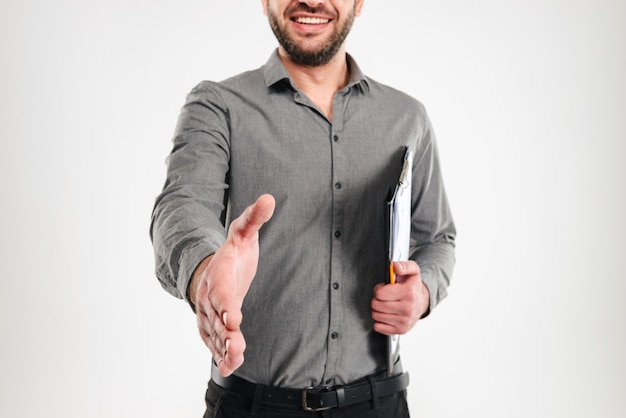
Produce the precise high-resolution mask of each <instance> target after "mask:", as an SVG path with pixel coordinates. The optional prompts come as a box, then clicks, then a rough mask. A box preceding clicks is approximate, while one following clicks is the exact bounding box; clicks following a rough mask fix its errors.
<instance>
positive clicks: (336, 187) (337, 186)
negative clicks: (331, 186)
mask: <svg viewBox="0 0 626 418" xmlns="http://www.w3.org/2000/svg"><path fill="white" fill-rule="evenodd" d="M335 189H337V190H339V189H341V183H339V182H337V183H335Z"/></svg>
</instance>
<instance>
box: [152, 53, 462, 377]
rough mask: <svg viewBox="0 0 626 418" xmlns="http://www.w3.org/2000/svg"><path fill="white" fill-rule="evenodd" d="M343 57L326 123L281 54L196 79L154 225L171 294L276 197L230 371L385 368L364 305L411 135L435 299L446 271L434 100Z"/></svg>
mask: <svg viewBox="0 0 626 418" xmlns="http://www.w3.org/2000/svg"><path fill="white" fill-rule="evenodd" d="M347 58H348V64H349V69H350V74H351V78H350V81H349V83H348V85H347V86H346V87H345V88H343V89H342V90H340V91H338V92H337V93H336V94H335V96H334V101H333V115H332V122H331V121H329V120H328V119H327V118H326V117H325V116H324V115H323V114H322V113H321V112H320V111H319V110H317V108H316V106H315V105H314V104H313V103H312V102H311V100H310V99H309V98H308V97H307V96H306V95H305V94H303V93H302V92H301V91H300V90H299V89H298V88H297V87H296V86H295V85H294V83H293V82H292V81H291V80H290V78H289V75H288V73H287V71H286V70H285V68H284V67H283V65H282V63H281V62H280V59H279V58H278V55H277V53H276V52H274V53H273V54H272V56H271V57H270V59H269V60H268V62H267V63H266V64H265V65H264V66H263V67H261V68H259V69H257V70H254V71H250V72H246V73H243V74H240V75H238V76H235V77H233V78H230V79H228V80H226V81H223V82H220V83H214V82H202V83H200V84H199V85H198V86H197V87H196V88H194V89H193V91H192V92H191V93H190V94H189V95H188V97H187V101H186V103H185V105H184V107H183V108H182V111H181V114H180V117H179V120H178V125H177V128H176V132H175V136H174V140H173V142H174V147H173V150H172V153H171V154H170V156H169V157H168V171H167V180H166V183H165V186H164V189H163V192H162V193H161V194H160V195H159V196H158V198H157V200H156V204H155V208H154V212H153V218H152V226H151V236H152V240H153V243H154V251H155V257H156V274H157V277H158V278H159V280H160V281H161V284H162V285H163V287H164V288H165V289H166V290H167V291H168V292H170V293H171V294H173V295H174V296H177V297H187V288H188V284H189V281H190V278H191V274H192V272H193V270H194V269H195V267H196V266H197V265H198V264H199V263H200V261H201V260H202V259H203V258H204V257H206V256H208V255H210V254H212V253H214V252H215V251H216V249H217V248H218V247H219V246H220V245H221V244H222V242H223V241H224V239H225V235H226V232H225V231H226V229H225V225H226V226H227V225H228V223H229V222H230V220H231V219H232V218H234V217H236V216H239V214H240V213H241V212H242V211H243V209H244V208H245V207H246V206H247V205H249V204H251V203H253V202H254V201H255V200H256V198H257V197H258V196H259V195H261V194H263V193H270V194H272V195H273V196H274V198H275V199H276V210H275V213H274V216H273V218H272V219H271V220H270V221H269V222H268V223H267V224H266V225H265V226H264V227H263V228H262V230H261V232H260V258H259V267H258V271H257V275H256V277H255V280H254V281H253V283H252V286H251V288H250V291H249V293H248V295H247V296H246V298H245V300H244V306H243V315H244V320H243V324H242V331H243V333H244V336H245V338H246V342H247V348H246V352H245V362H244V364H243V366H242V367H241V368H240V369H239V370H237V372H236V374H237V375H238V376H240V377H243V378H246V379H248V380H251V381H254V382H257V383H263V384H271V385H276V386H283V387H294V388H304V387H307V386H316V385H322V384H345V383H348V382H350V381H354V380H356V379H359V378H362V377H364V376H366V375H369V374H372V373H374V372H376V371H380V370H383V369H384V368H385V338H384V336H382V335H380V334H378V333H376V332H375V331H374V330H373V321H372V319H371V307H370V303H371V299H372V296H373V288H374V286H375V285H376V284H377V283H381V282H384V281H385V279H386V277H387V262H386V259H387V243H386V239H385V235H386V232H385V231H386V227H385V226H386V224H385V208H386V207H385V199H386V196H387V194H388V192H389V190H390V188H391V187H392V186H393V185H394V184H395V182H396V181H397V179H398V176H399V173H400V168H401V161H402V158H403V151H402V148H403V147H405V146H406V147H409V148H410V149H411V150H413V152H414V154H413V155H414V162H413V167H414V168H413V190H412V192H413V207H412V210H413V214H412V230H411V254H410V258H411V259H413V260H415V261H416V262H417V263H418V264H419V265H420V267H421V272H422V280H423V281H424V283H425V284H426V286H427V287H428V290H429V292H430V308H431V309H432V308H434V307H435V306H436V305H437V303H438V302H439V301H440V300H441V299H442V298H443V297H445V295H446V288H447V286H448V284H449V281H450V277H451V274H452V269H453V266H454V237H455V228H454V224H453V221H452V216H451V214H450V210H449V207H448V203H447V200H446V196H445V192H444V187H443V182H442V178H441V173H440V168H439V161H438V157H437V151H436V144H435V138H434V134H433V130H432V128H431V125H430V122H429V120H428V118H427V116H426V112H425V110H424V108H423V106H422V105H421V104H420V103H419V102H418V101H416V100H415V99H413V98H411V97H409V96H408V95H406V94H404V93H401V92H399V91H397V90H394V89H392V88H390V87H387V86H385V85H382V84H380V83H377V82H375V81H374V80H372V79H370V78H368V77H366V76H364V75H363V74H362V72H361V70H360V69H359V67H358V66H357V64H356V63H355V61H354V60H353V59H352V58H351V57H350V56H347Z"/></svg>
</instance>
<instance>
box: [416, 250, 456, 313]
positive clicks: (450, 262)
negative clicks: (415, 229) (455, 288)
mask: <svg viewBox="0 0 626 418" xmlns="http://www.w3.org/2000/svg"><path fill="white" fill-rule="evenodd" d="M411 258H412V259H413V260H415V262H416V263H417V264H418V265H419V266H420V274H421V278H422V282H423V283H424V285H425V286H426V288H427V289H428V298H429V307H428V310H427V311H426V312H425V313H424V315H423V316H428V314H430V312H432V310H433V309H435V307H436V306H437V305H438V304H439V302H441V301H442V300H443V299H444V298H445V297H446V296H447V294H448V287H449V286H450V280H451V278H452V272H453V270H454V265H455V248H454V243H453V242H443V243H434V244H431V245H426V246H422V247H420V248H418V249H417V250H416V251H415V253H414V254H413V256H412V257H411Z"/></svg>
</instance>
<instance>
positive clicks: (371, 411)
mask: <svg viewBox="0 0 626 418" xmlns="http://www.w3.org/2000/svg"><path fill="white" fill-rule="evenodd" d="M205 399H206V406H207V409H206V412H205V413H204V418H248V417H250V418H315V417H324V418H351V417H357V418H396V417H397V418H409V408H408V405H407V401H406V391H401V392H398V393H395V394H393V395H390V396H387V397H384V398H380V399H379V400H378V402H377V405H374V402H372V401H368V402H363V403H360V404H355V405H349V406H345V407H343V408H334V409H329V410H326V411H320V412H310V411H304V410H302V409H301V408H296V407H290V406H285V405H277V406H273V405H267V404H263V403H261V404H258V405H255V406H253V402H251V401H250V399H246V398H244V397H242V396H241V395H238V394H237V393H233V392H230V391H228V390H226V389H223V388H222V387H220V386H218V385H216V384H215V383H214V382H213V381H210V382H209V387H208V389H207V391H206V398H205Z"/></svg>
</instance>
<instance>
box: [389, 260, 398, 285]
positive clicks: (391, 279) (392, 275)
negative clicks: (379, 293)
mask: <svg viewBox="0 0 626 418" xmlns="http://www.w3.org/2000/svg"><path fill="white" fill-rule="evenodd" d="M389 283H390V284H395V283H396V273H395V271H393V261H392V262H391V264H389Z"/></svg>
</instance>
